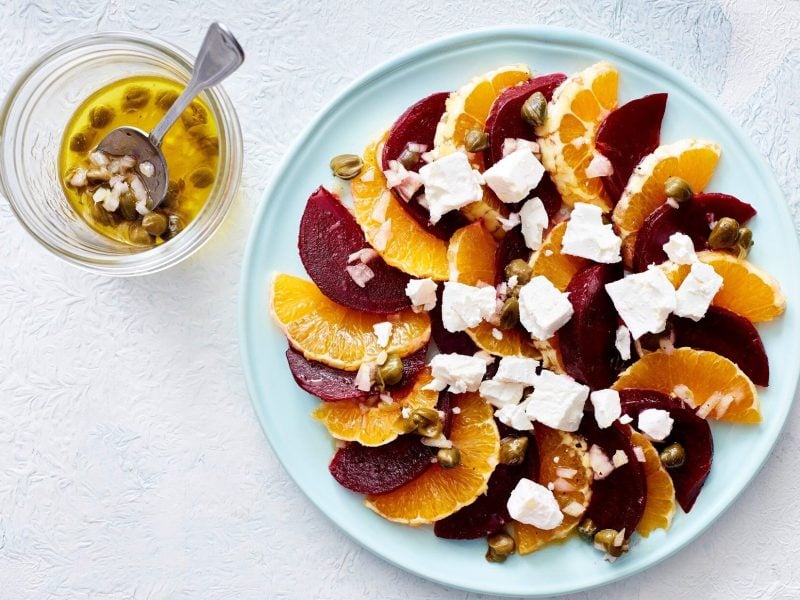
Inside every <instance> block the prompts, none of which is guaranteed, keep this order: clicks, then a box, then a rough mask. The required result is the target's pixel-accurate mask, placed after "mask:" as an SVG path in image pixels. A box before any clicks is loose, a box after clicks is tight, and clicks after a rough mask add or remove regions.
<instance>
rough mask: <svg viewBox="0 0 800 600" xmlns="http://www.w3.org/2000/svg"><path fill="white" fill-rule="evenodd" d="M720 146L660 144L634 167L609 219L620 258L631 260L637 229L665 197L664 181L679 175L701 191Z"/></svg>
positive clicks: (690, 141)
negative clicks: (620, 245) (616, 232)
mask: <svg viewBox="0 0 800 600" xmlns="http://www.w3.org/2000/svg"><path fill="white" fill-rule="evenodd" d="M720 152H721V150H720V147H719V146H718V145H717V144H715V143H714V142H709V141H707V140H697V139H684V140H679V141H677V142H674V143H672V144H666V145H662V146H659V147H658V148H656V149H655V151H654V152H653V153H652V154H648V155H647V156H645V157H644V158H643V159H642V162H640V163H639V165H638V166H637V167H636V168H635V169H634V170H633V175H631V178H630V179H629V180H628V185H626V186H625V190H624V191H623V192H622V196H621V197H620V199H619V202H618V203H617V205H616V206H615V207H614V212H613V214H612V219H613V221H614V224H615V225H616V226H617V228H618V230H619V234H620V235H621V236H622V240H623V258H624V259H625V263H626V264H627V265H630V264H631V260H632V258H633V248H634V245H635V243H636V233H637V232H638V231H639V228H640V227H641V226H642V223H644V220H645V219H646V218H647V217H648V216H649V215H650V213H651V212H653V211H654V210H655V209H657V208H658V207H659V206H661V205H662V204H663V203H664V202H665V201H666V199H667V197H666V194H664V182H666V180H667V179H668V178H669V177H672V176H676V177H680V178H682V179H684V180H686V182H687V183H688V184H689V185H690V186H691V188H692V191H694V192H695V193H699V192H702V191H703V190H704V189H705V187H706V185H708V182H709V181H710V180H711V176H712V175H713V174H714V169H715V168H716V166H717V162H718V161H719V156H720Z"/></svg>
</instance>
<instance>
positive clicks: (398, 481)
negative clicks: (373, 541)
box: [328, 435, 431, 494]
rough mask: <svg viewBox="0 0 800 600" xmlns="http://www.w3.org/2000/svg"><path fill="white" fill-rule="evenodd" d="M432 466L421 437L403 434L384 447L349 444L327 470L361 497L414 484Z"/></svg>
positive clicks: (334, 457)
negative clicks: (410, 483)
mask: <svg viewBox="0 0 800 600" xmlns="http://www.w3.org/2000/svg"><path fill="white" fill-rule="evenodd" d="M430 465H431V451H430V449H429V448H428V447H427V446H423V445H422V442H420V438H419V436H416V435H401V436H400V437H399V438H397V439H396V440H394V441H393V442H390V443H388V444H385V445H383V446H376V447H368V446H362V445H361V444H355V443H354V444H348V445H347V446H345V447H344V448H340V449H339V450H338V451H337V452H336V454H335V455H334V456H333V460H331V464H330V466H329V467H328V468H329V470H330V472H331V475H333V478H334V479H335V480H336V481H338V482H339V483H340V484H341V485H342V486H343V487H346V488H347V489H348V490H351V491H353V492H358V493H359V494H386V493H388V492H391V491H392V490H396V489H397V488H399V487H400V486H402V485H405V484H406V483H408V482H409V481H413V480H414V479H416V478H417V477H419V476H420V475H422V473H424V472H425V470H426V469H427V468H428V467H429V466H430Z"/></svg>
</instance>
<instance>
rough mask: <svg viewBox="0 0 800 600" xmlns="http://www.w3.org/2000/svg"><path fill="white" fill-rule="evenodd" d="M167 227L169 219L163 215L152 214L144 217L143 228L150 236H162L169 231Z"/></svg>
mask: <svg viewBox="0 0 800 600" xmlns="http://www.w3.org/2000/svg"><path fill="white" fill-rule="evenodd" d="M167 225H168V223H167V217H165V216H164V215H162V214H161V213H157V212H151V213H147V214H146V215H145V216H144V217H142V227H144V230H145V231H146V232H147V233H149V234H150V235H155V236H159V235H162V234H163V233H164V232H165V231H166V230H167Z"/></svg>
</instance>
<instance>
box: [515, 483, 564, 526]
mask: <svg viewBox="0 0 800 600" xmlns="http://www.w3.org/2000/svg"><path fill="white" fill-rule="evenodd" d="M506 507H507V508H508V514H509V515H511V518H512V519H514V520H516V521H519V522H520V523H525V524H526V525H533V526H534V527H538V528H539V529H544V530H550V529H555V528H556V527H558V526H559V525H561V522H562V521H563V520H564V515H563V514H562V513H561V509H560V508H559V505H558V501H557V500H556V497H555V496H554V495H553V492H552V491H551V490H549V489H547V488H546V487H544V486H543V485H539V484H538V483H536V482H534V481H531V480H530V479H527V478H525V477H523V478H522V479H520V480H519V483H517V485H516V487H515V488H514V489H513V491H512V492H511V496H509V498H508V502H507V504H506Z"/></svg>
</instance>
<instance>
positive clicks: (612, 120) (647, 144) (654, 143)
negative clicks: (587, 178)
mask: <svg viewBox="0 0 800 600" xmlns="http://www.w3.org/2000/svg"><path fill="white" fill-rule="evenodd" d="M666 108H667V94H650V95H649V96H643V97H642V98H637V99H636V100H631V101H630V102H628V103H627V104H623V105H622V106H620V107H619V108H617V109H615V110H613V111H611V113H609V115H608V116H607V117H606V118H605V120H603V122H602V123H601V124H600V127H598V129H597V136H596V138H595V147H596V148H597V151H598V152H599V153H600V154H602V155H603V156H605V157H606V158H607V159H608V160H609V161H610V162H611V165H612V166H613V167H614V173H613V174H611V175H609V176H607V177H603V187H605V189H606V192H608V195H609V197H610V198H611V201H612V202H613V203H614V204H616V203H617V202H619V198H620V196H621V195H622V191H623V190H624V189H625V186H626V185H627V183H628V179H629V178H630V176H631V173H633V170H634V169H635V168H636V165H638V164H639V161H641V160H642V159H643V158H644V157H645V156H647V155H648V154H650V153H651V152H652V151H653V150H655V149H656V148H658V144H659V142H660V140H661V121H662V120H663V119H664V110H665V109H666Z"/></svg>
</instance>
